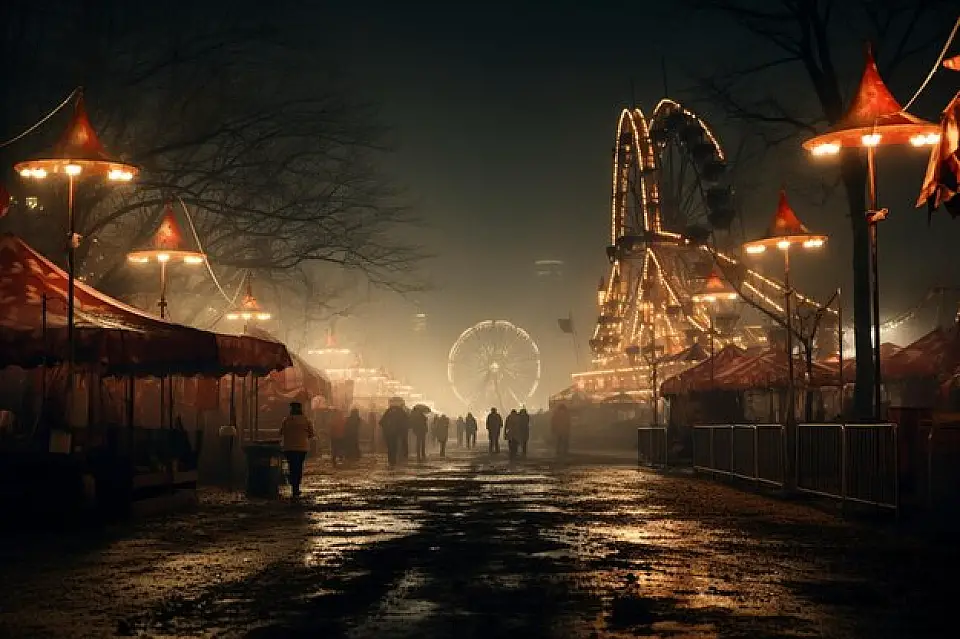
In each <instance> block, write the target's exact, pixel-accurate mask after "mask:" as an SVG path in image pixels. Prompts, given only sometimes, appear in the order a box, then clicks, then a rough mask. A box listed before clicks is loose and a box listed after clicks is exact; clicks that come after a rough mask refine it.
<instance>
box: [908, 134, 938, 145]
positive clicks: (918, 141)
mask: <svg viewBox="0 0 960 639" xmlns="http://www.w3.org/2000/svg"><path fill="white" fill-rule="evenodd" d="M939 142H940V134H939V133H928V134H926V135H914V136H912V137H911V138H910V144H911V145H913V146H918V147H919V146H933V145H935V144H938V143H939Z"/></svg>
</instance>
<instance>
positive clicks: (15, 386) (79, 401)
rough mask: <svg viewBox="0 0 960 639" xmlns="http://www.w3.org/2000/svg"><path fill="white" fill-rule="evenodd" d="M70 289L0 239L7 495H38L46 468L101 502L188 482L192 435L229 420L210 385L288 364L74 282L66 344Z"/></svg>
mask: <svg viewBox="0 0 960 639" xmlns="http://www.w3.org/2000/svg"><path fill="white" fill-rule="evenodd" d="M67 282H68V279H67V275H66V274H65V273H64V272H63V271H62V270H61V269H60V268H59V267H58V266H56V265H55V264H53V263H52V262H51V261H50V260H48V259H46V258H45V257H44V256H42V255H40V254H39V253H38V252H37V251H35V250H34V249H32V248H31V247H30V246H28V245H27V244H26V243H24V242H23V241H22V240H21V239H20V238H18V237H16V236H12V235H3V236H0V410H3V411H4V413H3V414H4V418H3V419H2V420H0V424H2V431H0V451H2V452H0V454H2V456H3V459H4V462H3V464H2V468H3V472H4V477H3V482H2V483H3V485H4V491H6V492H7V493H8V494H14V495H20V497H21V498H22V499H29V498H30V497H29V495H28V492H29V491H26V490H24V484H29V485H31V486H32V487H33V488H36V489H38V490H40V489H41V488H42V483H43V482H40V483H39V484H38V483H37V482H36V481H35V480H32V481H29V480H28V479H27V478H28V477H36V476H38V475H39V476H41V477H42V476H43V475H44V473H43V470H42V468H43V467H44V464H47V465H49V464H50V463H52V462H51V461H50V460H52V459H56V460H57V462H56V463H58V464H61V465H63V464H68V465H71V467H73V468H74V470H75V471H76V473H79V474H81V475H82V476H83V477H85V478H86V479H82V480H81V483H83V485H84V487H85V488H84V490H85V492H86V493H94V494H96V495H97V497H98V498H99V497H102V496H103V494H104V493H105V492H114V493H116V492H124V493H126V495H127V496H128V497H129V495H130V493H133V492H136V491H137V490H140V489H142V490H144V491H147V492H149V491H151V490H166V489H168V488H170V487H172V486H175V485H192V484H195V482H196V465H197V456H198V452H199V449H200V447H201V446H202V442H201V439H200V436H199V435H198V433H199V432H200V431H202V425H203V423H204V420H205V419H206V418H207V417H208V414H209V413H211V412H213V413H223V412H226V411H224V409H223V408H222V404H221V403H220V401H219V394H218V393H217V388H218V380H220V379H221V378H223V377H224V376H231V377H233V378H242V379H250V380H253V381H252V383H253V384H254V385H255V384H256V380H257V379H259V378H261V377H263V376H265V375H268V374H270V373H271V372H272V371H281V370H284V369H286V368H288V367H290V366H291V363H292V362H291V358H290V355H289V354H288V353H287V350H286V348H285V347H284V346H283V345H282V344H279V343H277V342H272V341H266V340H262V339H257V338H254V337H248V336H229V335H219V334H215V333H211V332H208V331H202V330H198V329H194V328H190V327H187V326H181V325H178V324H174V323H171V322H167V321H164V320H161V319H158V318H155V317H152V316H150V315H148V314H146V313H144V312H142V311H139V310H137V309H135V308H132V307H130V306H128V305H126V304H123V303H122V302H120V301H118V300H115V299H112V298H110V297H109V296H107V295H105V294H103V293H101V292H99V291H97V290H95V289H93V288H92V287H89V286H86V285H84V284H82V283H80V282H77V283H76V285H75V288H74V293H75V321H74V329H73V333H74V335H73V339H72V340H71V339H70V335H69V332H70V331H69V327H68V326H67V319H66V318H67V300H66V298H67V289H68V285H67ZM71 346H72V351H73V352H72V357H71V352H70V351H71ZM230 412H234V411H230ZM64 460H69V461H68V462H67V461H64ZM38 468H40V469H41V470H38ZM47 488H49V487H47Z"/></svg>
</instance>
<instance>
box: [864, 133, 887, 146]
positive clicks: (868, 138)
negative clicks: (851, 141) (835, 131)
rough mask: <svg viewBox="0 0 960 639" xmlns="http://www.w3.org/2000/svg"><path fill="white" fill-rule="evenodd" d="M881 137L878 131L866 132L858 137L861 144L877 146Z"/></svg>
mask: <svg viewBox="0 0 960 639" xmlns="http://www.w3.org/2000/svg"><path fill="white" fill-rule="evenodd" d="M882 139H883V136H881V135H880V134H879V133H868V134H867V135H865V136H863V137H862V138H860V142H862V143H863V146H877V145H878V144H880V140H882Z"/></svg>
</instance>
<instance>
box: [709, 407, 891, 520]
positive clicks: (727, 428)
mask: <svg viewBox="0 0 960 639" xmlns="http://www.w3.org/2000/svg"><path fill="white" fill-rule="evenodd" d="M786 437H787V433H786V431H785V428H784V426H782V425H780V424H698V425H696V426H694V428H693V468H694V470H695V471H697V472H702V473H708V474H712V475H720V476H727V477H737V478H740V479H745V480H751V481H755V482H757V483H764V484H770V485H774V486H784V485H785V484H786V483H787V482H786V481H785V480H786V479H787V477H786V474H785V472H786V471H785V463H784V462H785V461H786V459H787V457H786V455H787V440H786ZM792 454H793V455H794V459H793V462H794V463H793V469H792V473H791V476H790V479H793V480H794V481H793V484H794V485H795V487H796V489H797V490H799V491H801V492H806V493H810V494H814V495H822V496H825V497H831V498H835V499H840V500H842V501H845V502H846V501H849V502H857V503H862V504H870V505H874V506H877V507H881V508H888V509H893V510H898V509H899V505H900V494H899V471H898V469H899V459H898V455H899V453H898V436H897V426H896V424H798V425H797V433H796V446H795V449H794V450H793V452H792Z"/></svg>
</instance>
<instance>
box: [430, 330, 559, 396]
mask: <svg viewBox="0 0 960 639" xmlns="http://www.w3.org/2000/svg"><path fill="white" fill-rule="evenodd" d="M447 381H448V382H449V383H450V386H451V387H452V388H453V392H454V394H456V396H457V398H458V399H459V400H460V401H461V402H463V403H464V405H465V406H466V407H467V408H468V409H471V410H486V409H487V408H488V407H490V406H497V407H499V408H501V409H504V408H508V407H513V406H518V407H519V406H522V405H524V404H525V403H526V401H527V400H528V399H529V398H530V397H532V396H533V394H534V393H535V392H537V387H538V386H539V385H540V349H539V348H538V347H537V344H536V342H534V341H533V338H531V337H530V334H529V333H527V332H526V331H525V330H523V329H522V328H520V327H518V326H515V325H514V324H512V323H510V322H508V321H506V320H485V321H483V322H479V323H478V324H475V325H474V326H471V327H470V328H468V329H467V330H465V331H464V332H463V333H461V335H460V337H459V338H457V341H456V342H454V344H453V347H451V349H450V354H449V356H448V358H447Z"/></svg>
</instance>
